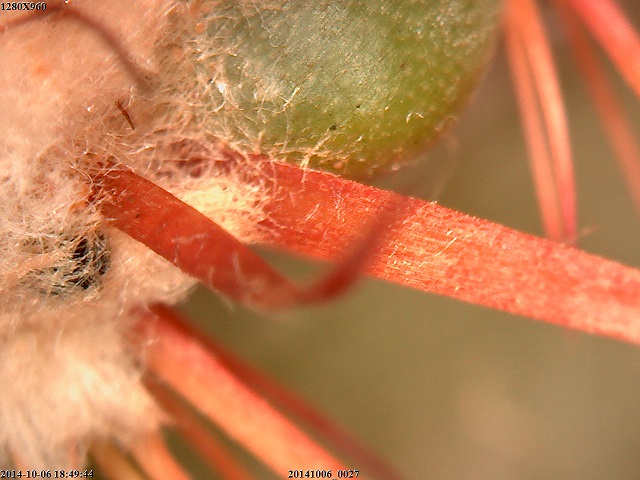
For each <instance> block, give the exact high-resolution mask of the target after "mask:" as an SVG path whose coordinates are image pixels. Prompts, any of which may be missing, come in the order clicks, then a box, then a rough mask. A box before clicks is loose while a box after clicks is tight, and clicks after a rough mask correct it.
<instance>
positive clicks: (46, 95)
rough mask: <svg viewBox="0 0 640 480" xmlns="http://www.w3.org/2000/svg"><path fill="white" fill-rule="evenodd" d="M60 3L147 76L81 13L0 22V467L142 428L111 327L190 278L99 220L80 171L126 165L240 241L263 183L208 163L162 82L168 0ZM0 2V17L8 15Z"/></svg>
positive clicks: (255, 217)
mask: <svg viewBox="0 0 640 480" xmlns="http://www.w3.org/2000/svg"><path fill="white" fill-rule="evenodd" d="M70 3H71V5H72V6H74V8H77V9H78V10H79V11H82V12H83V13H84V14H85V15H87V16H89V17H91V18H92V19H97V20H98V21H99V22H100V23H101V24H103V25H104V26H105V28H106V29H108V30H109V31H110V32H112V33H115V34H116V38H117V39H118V41H119V42H121V44H122V48H123V52H126V54H127V55H128V56H130V57H131V58H132V59H133V60H134V61H135V62H136V64H137V65H138V66H140V67H141V68H143V69H144V70H145V71H147V72H149V73H150V74H149V76H148V78H149V79H150V84H151V87H149V89H148V90H142V89H140V88H139V87H140V86H139V84H138V83H139V82H137V80H139V79H136V78H134V77H133V76H132V75H131V74H130V73H128V72H127V71H126V69H125V68H123V59H122V58H121V57H119V56H118V54H117V51H114V49H113V48H112V47H111V46H109V45H108V44H107V43H106V42H105V41H103V39H102V38H101V37H100V35H99V34H98V33H97V32H96V31H94V30H93V29H92V28H90V27H89V26H87V25H86V24H83V22H78V21H72V20H68V19H60V18H59V17H56V16H55V15H51V16H49V17H47V18H46V20H37V21H33V22H28V23H25V24H23V25H21V26H19V27H16V28H11V29H9V30H7V31H6V32H5V33H4V34H0V88H1V89H2V95H1V96H0V112H2V113H1V115H0V251H1V252H2V255H0V385H2V388H1V389H0V464H4V465H7V464H10V462H11V460H10V457H11V456H17V458H19V460H20V462H22V463H24V464H25V465H27V466H29V467H30V468H37V469H39V468H58V469H61V468H71V467H72V466H73V465H69V464H68V462H69V458H70V456H69V448H70V446H73V445H75V446H77V447H79V448H81V449H84V448H86V447H87V446H88V444H89V442H91V441H92V440H93V439H96V438H107V439H111V440H115V441H116V442H119V443H122V444H126V443H127V442H129V441H131V440H132V439H134V438H135V436H136V435H139V434H142V433H145V432H147V431H149V430H152V429H156V428H158V425H159V423H160V421H161V419H162V415H161V413H160V412H159V410H158V409H157V408H156V407H154V404H153V401H152V399H151V398H150V397H149V395H148V394H147V392H146V391H145V389H144V388H143V386H142V384H141V380H140V377H141V374H142V368H143V366H142V365H141V360H140V358H139V352H137V351H136V350H135V349H134V348H133V347H132V345H131V344H130V342H129V340H128V339H127V331H128V329H129V328H130V326H131V325H132V323H133V322H134V321H135V314H134V313H133V312H134V311H135V309H137V308H140V307H144V306H145V305H149V304H151V303H155V302H164V303H175V302H178V301H180V300H181V299H183V298H184V297H185V296H186V294H187V293H188V291H189V290H190V288H191V287H192V286H193V285H194V283H195V282H194V280H193V279H191V278H189V277H188V276H186V275H185V274H183V273H182V272H180V271H179V270H178V269H177V268H175V267H173V266H172V265H170V264H169V263H168V262H166V261H165V260H164V259H162V258H160V257H158V256H157V255H156V254H154V253H153V252H151V251H150V250H149V249H147V248H146V247H145V246H143V245H141V244H139V243H137V242H135V241H134V240H132V239H131V238H129V237H128V236H126V235H125V234H123V233H121V232H119V231H118V230H115V229H114V228H112V227H109V226H108V223H107V222H105V219H104V218H102V216H101V214H100V212H99V210H98V209H97V208H96V206H95V205H92V204H91V202H90V201H89V195H90V185H89V180H88V179H89V173H90V171H91V170H92V169H94V168H96V165H99V164H100V162H105V161H110V162H115V163H120V164H123V165H126V166H128V167H130V168H132V169H133V170H134V171H136V172H137V173H139V174H140V175H143V176H145V177H147V178H149V179H151V180H152V181H154V182H156V183H158V184H159V185H161V186H163V187H164V188H167V189H168V190H170V191H172V192H173V193H174V194H175V195H177V196H179V197H180V198H182V199H184V200H185V201H186V202H188V203H190V204H192V205H193V206H194V207H196V208H198V209H199V210H200V211H202V212H203V213H205V214H207V215H209V216H211V218H213V219H214V220H215V221H217V222H219V223H220V224H221V225H222V226H223V227H225V228H226V229H227V230H229V231H230V232H231V233H233V234H235V235H237V236H238V237H239V238H241V239H243V240H246V241H252V240H256V239H257V238H259V232H256V228H255V225H256V224H257V223H258V222H259V221H260V220H261V219H263V213H262V208H261V205H262V203H263V202H264V195H265V193H264V192H263V189H262V188H261V186H260V185H255V184H249V183H248V182H247V181H245V180H244V179H243V176H242V175H241V173H240V172H239V171H238V169H237V168H235V169H234V168H224V169H221V168H218V167H219V166H220V165H223V164H225V165H226V163H224V162H229V158H228V153H225V152H224V151H223V149H222V148H220V147H219V146H218V145H219V142H218V141H217V140H216V139H213V138H207V137H206V136H205V135H203V134H201V133H200V132H199V130H198V125H197V122H196V123H193V122H191V120H192V119H191V118H190V117H189V115H185V114H183V113H182V112H181V110H180V107H181V102H182V103H184V102H185V99H181V98H176V97H175V89H171V88H168V87H167V88H164V87H163V73H164V72H162V71H161V70H160V67H161V65H160V63H161V62H164V61H166V58H165V59H162V60H161V61H160V60H158V59H157V58H156V51H155V50H154V49H155V48H156V47H157V45H158V44H160V43H162V44H169V43H170V36H171V28H170V25H169V24H168V21H169V20H168V18H169V17H170V15H167V13H168V12H170V11H172V10H176V9H179V8H185V7H184V4H183V3H182V2H175V4H174V2H172V1H169V0H164V1H159V0H145V1H139V2H129V1H126V0H114V1H111V2H99V1H97V0H77V1H72V2H70ZM3 13H6V15H5V14H3V16H2V18H1V19H0V24H1V23H4V22H6V21H9V20H11V19H12V18H16V17H15V16H12V15H9V14H8V13H7V12H3ZM23 14H24V13H19V14H18V15H23ZM0 30H1V29H0ZM161 39H162V40H161ZM118 104H119V106H118ZM120 107H122V108H124V109H126V111H127V114H129V115H130V117H131V120H132V122H133V123H134V127H135V130H132V128H131V126H130V125H129V123H128V120H127V119H126V117H125V115H124V114H123V113H122V112H121V109H120ZM191 107H192V106H191ZM191 107H190V108H191ZM239 158H240V159H242V158H243V156H242V155H239ZM242 161H245V160H238V158H235V159H234V160H233V162H242ZM75 467H78V465H75Z"/></svg>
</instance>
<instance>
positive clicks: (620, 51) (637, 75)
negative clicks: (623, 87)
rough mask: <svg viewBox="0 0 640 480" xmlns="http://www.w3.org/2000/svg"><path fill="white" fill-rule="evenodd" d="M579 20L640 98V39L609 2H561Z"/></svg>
mask: <svg viewBox="0 0 640 480" xmlns="http://www.w3.org/2000/svg"><path fill="white" fill-rule="evenodd" d="M564 1H566V2H567V3H568V4H569V5H570V6H571V7H572V8H573V10H574V11H575V12H576V13H577V14H578V15H579V16H580V17H581V18H582V21H583V22H584V23H585V24H586V26H587V28H588V29H589V30H590V31H591V33H592V34H593V35H594V36H595V37H596V39H597V40H598V42H599V43H600V45H602V48H604V50H605V51H606V52H607V55H609V57H610V58H611V60H612V61H613V63H615V65H616V67H618V70H620V73H622V76H623V77H624V78H625V80H626V81H627V83H628V84H629V86H630V87H631V88H632V89H633V90H634V91H635V93H636V96H638V97H640V36H639V35H638V33H637V32H636V31H635V29H634V28H633V26H632V25H631V23H629V21H628V20H627V18H626V17H625V15H624V13H623V12H622V11H621V10H620V8H619V7H618V6H617V5H616V4H615V3H614V2H612V1H611V0H564Z"/></svg>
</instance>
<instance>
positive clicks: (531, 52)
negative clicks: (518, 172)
mask: <svg viewBox="0 0 640 480" xmlns="http://www.w3.org/2000/svg"><path fill="white" fill-rule="evenodd" d="M505 15H506V18H507V23H509V24H510V25H511V28H512V29H513V32H514V34H516V35H519V36H520V38H521V41H522V46H523V47H524V51H525V53H526V57H527V59H528V64H529V66H530V69H531V73H532V76H533V80H534V83H535V86H536V89H537V91H538V96H539V102H540V108H541V110H542V115H543V118H544V124H545V127H546V130H547V137H548V141H549V149H550V152H551V161H552V164H553V170H554V174H555V181H556V190H557V193H558V198H559V200H560V209H561V211H562V219H563V224H564V238H563V240H564V241H569V242H573V241H575V240H576V238H577V213H576V211H577V209H576V187H575V180H574V173H573V162H572V159H571V144H570V142H569V130H568V126H567V118H566V113H565V110H564V102H563V100H562V94H561V93H560V85H559V82H558V77H557V74H556V70H555V66H554V63H553V58H552V55H551V47H550V46H549V42H548V40H547V37H546V35H545V32H544V27H543V25H542V21H541V19H540V12H539V11H538V8H537V5H536V3H535V0H508V1H507V3H506V13H505Z"/></svg>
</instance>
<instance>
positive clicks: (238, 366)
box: [152, 306, 402, 479]
mask: <svg viewBox="0 0 640 480" xmlns="http://www.w3.org/2000/svg"><path fill="white" fill-rule="evenodd" d="M153 311H154V313H156V315H158V316H160V317H162V318H163V321H165V322H168V323H169V324H171V325H174V326H175V327H177V328H178V329H180V330H181V331H183V332H184V333H185V334H186V335H188V336H189V337H190V338H192V339H196V340H197V341H198V342H199V343H200V344H202V345H203V346H205V347H206V349H207V350H208V351H209V352H211V353H212V354H213V355H215V357H216V358H217V359H218V360H219V361H220V362H221V363H222V364H223V365H224V366H225V367H226V368H228V369H229V371H231V372H232V373H233V374H234V375H236V376H238V377H239V378H240V379H242V381H243V382H244V383H245V384H246V385H247V386H248V387H250V388H251V389H252V390H253V391H255V392H256V393H258V394H260V395H263V396H265V397H266V398H267V399H268V400H270V401H272V402H273V404H274V405H275V406H277V407H278V408H279V409H280V410H281V411H282V412H283V413H285V414H287V415H289V416H293V417H294V419H295V420H296V422H297V423H298V424H301V425H303V426H308V427H309V429H310V430H311V432H313V433H315V434H317V435H320V436H321V437H322V438H323V439H324V440H325V441H326V443H327V444H328V445H332V446H334V447H335V450H336V451H337V452H339V453H341V454H343V455H344V456H347V457H349V458H350V459H351V460H353V462H354V464H356V465H358V466H360V467H361V469H362V470H367V471H368V472H369V473H371V474H373V475H375V476H376V478H389V479H391V478H393V479H400V478H402V474H400V472H398V471H397V470H396V469H395V468H394V467H392V466H391V465H388V464H387V463H386V462H384V461H383V460H382V459H381V458H380V457H379V456H378V455H376V454H375V453H374V452H372V451H370V450H369V449H367V448H366V447H365V446H364V445H362V444H361V443H359V442H358V441H357V440H355V439H354V438H352V436H351V435H350V434H349V433H348V432H346V431H345V430H344V429H343V428H342V427H340V426H339V425H337V424H336V423H334V422H332V421H331V420H330V419H328V418H327V417H326V416H325V415H322V414H321V413H320V412H318V411H316V410H314V409H313V408H312V407H311V406H310V405H309V404H308V403H307V402H305V401H304V400H302V399H300V398H299V397H297V396H296V395H295V394H294V393H292V392H290V391H288V390H287V389H285V388H284V387H282V386H280V385H278V384H277V383H276V382H275V380H273V379H272V378H269V377H268V376H267V375H265V374H263V373H262V372H260V371H259V370H256V369H255V368H253V367H252V366H250V365H249V364H247V363H245V362H243V361H242V360H240V359H239V358H237V357H236V356H235V355H233V354H231V353H230V352H228V351H227V350H225V349H224V348H223V347H222V346H221V345H220V344H218V343H217V342H215V341H214V340H213V339H212V338H211V337H210V336H208V335H206V334H203V333H202V332H201V331H199V330H197V329H196V328H195V327H194V326H193V325H192V324H191V322H189V320H188V319H185V318H182V317H181V316H180V315H179V314H178V313H177V312H175V311H174V310H172V309H170V308H168V307H161V306H157V307H154V308H153ZM152 391H153V393H154V394H155V393H156V392H157V391H158V387H157V386H152ZM156 396H157V395H156ZM163 399H166V393H164V394H163V395H162V398H161V401H162V404H163V405H165V402H164V400H163ZM173 405H175V402H174V404H173ZM170 413H172V411H171V412H170ZM178 428H180V429H183V425H182V423H179V425H178Z"/></svg>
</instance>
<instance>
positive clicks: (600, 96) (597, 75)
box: [556, 0, 640, 213]
mask: <svg viewBox="0 0 640 480" xmlns="http://www.w3.org/2000/svg"><path fill="white" fill-rule="evenodd" d="M556 6H557V7H558V10H559V12H560V13H561V17H562V20H563V23H564V24H565V26H566V30H567V33H568V36H569V41H570V42H571V46H572V50H573V52H574V54H575V55H574V56H575V59H576V61H577V62H578V67H579V68H580V70H581V71H582V75H583V77H584V79H585V81H586V83H587V87H588V88H589V93H590V94H591V98H592V99H593V102H594V104H595V106H596V108H597V109H598V112H599V114H600V119H601V120H602V125H603V127H604V129H605V132H606V134H607V137H608V139H609V143H610V144H611V146H612V148H613V150H614V151H615V153H616V158H617V160H618V166H619V167H620V170H622V173H623V176H624V178H625V181H626V182H627V188H628V189H629V191H630V192H631V196H632V198H633V201H634V204H635V207H636V210H637V211H638V212H639V213H640V148H639V147H638V143H637V142H636V139H635V134H634V132H633V130H632V128H631V125H630V123H629V120H628V118H627V116H626V115H625V112H624V109H623V108H622V105H621V104H620V102H619V101H618V98H617V97H616V95H615V93H614V90H613V87H612V85H611V83H610V82H609V81H608V79H607V77H606V75H605V72H604V69H603V68H602V65H601V64H600V62H599V61H598V58H597V57H596V55H595V52H594V51H593V48H592V47H591V45H590V44H589V40H588V39H587V38H586V36H585V35H584V33H583V32H582V30H581V29H580V26H579V25H578V24H577V22H576V20H575V19H574V17H573V16H572V15H571V12H570V11H569V9H568V8H567V6H566V2H565V1H564V0H556ZM639 53H640V51H639Z"/></svg>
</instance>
